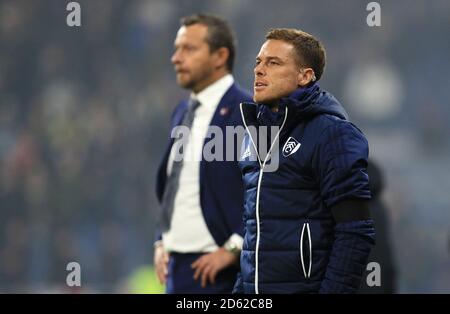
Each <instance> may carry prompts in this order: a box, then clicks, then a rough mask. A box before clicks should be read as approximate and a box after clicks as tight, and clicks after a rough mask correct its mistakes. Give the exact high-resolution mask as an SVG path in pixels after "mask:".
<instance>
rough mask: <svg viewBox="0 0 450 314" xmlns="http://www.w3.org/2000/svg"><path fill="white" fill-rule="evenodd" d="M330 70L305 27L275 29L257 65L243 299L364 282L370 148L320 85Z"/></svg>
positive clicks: (245, 168) (244, 108)
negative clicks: (326, 68) (266, 128)
mask: <svg viewBox="0 0 450 314" xmlns="http://www.w3.org/2000/svg"><path fill="white" fill-rule="evenodd" d="M324 66H325V50H324V48H323V46H322V44H321V43H320V42H319V41H318V40H316V39H315V38H314V37H313V36H311V35H310V34H307V33H305V32H303V31H300V30H295V29H273V30H271V31H270V32H269V33H268V34H267V36H266V42H265V43H264V44H263V45H262V47H261V50H260V52H259V54H258V56H257V58H256V65H255V69H254V74H255V82H254V97H253V99H254V102H255V103H243V104H241V114H242V117H243V121H244V124H245V127H246V128H247V130H248V132H247V136H246V137H245V138H244V141H243V148H242V152H243V154H242V156H241V160H240V162H239V165H240V168H241V171H242V174H243V179H244V191H245V192H244V193H245V194H244V198H245V202H244V204H245V208H244V228H245V236H244V244H243V249H242V253H241V258H240V265H241V273H240V274H239V276H238V280H237V282H236V285H235V289H234V292H235V293H354V292H356V290H357V289H358V287H359V285H360V281H361V278H362V274H363V272H364V270H365V267H366V264H367V258H368V256H369V253H370V249H371V245H373V244H374V236H375V231H374V227H373V222H372V220H371V219H370V214H369V209H368V202H369V199H370V190H369V178H368V175H367V169H366V168H367V158H368V143H367V140H366V139H365V137H364V135H363V133H362V132H361V131H360V130H359V129H358V128H357V127H356V126H355V125H353V124H352V123H351V122H349V121H348V119H347V114H346V112H345V111H344V109H343V108H342V106H341V105H340V104H339V102H338V101H337V100H336V99H335V98H334V97H333V96H332V95H331V94H329V93H328V92H326V91H323V90H322V89H321V88H320V87H319V86H318V85H317V83H316V82H317V80H319V79H320V78H321V76H322V73H323V70H324ZM263 126H265V127H268V128H270V127H271V128H272V129H270V130H272V131H270V132H269V131H264V132H263V128H262V127H263ZM251 129H253V130H256V131H254V132H251ZM261 137H263V139H262V140H261ZM264 137H266V138H265V139H264ZM266 142H268V143H269V145H267V148H268V151H266V150H265V149H261V143H266ZM269 166H270V167H269ZM274 166H275V167H274Z"/></svg>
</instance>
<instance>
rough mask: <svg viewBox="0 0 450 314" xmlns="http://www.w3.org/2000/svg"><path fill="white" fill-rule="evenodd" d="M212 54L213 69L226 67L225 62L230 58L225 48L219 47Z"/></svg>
mask: <svg viewBox="0 0 450 314" xmlns="http://www.w3.org/2000/svg"><path fill="white" fill-rule="evenodd" d="M213 54H214V67H215V68H216V69H219V68H221V67H222V66H226V64H227V60H228V58H229V57H230V51H229V50H228V48H226V47H221V48H219V49H217V50H216V51H214V52H213Z"/></svg>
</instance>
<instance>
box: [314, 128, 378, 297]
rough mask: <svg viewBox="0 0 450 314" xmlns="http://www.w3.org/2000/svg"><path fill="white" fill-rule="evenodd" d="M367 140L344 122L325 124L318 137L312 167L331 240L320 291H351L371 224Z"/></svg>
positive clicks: (364, 257) (371, 237)
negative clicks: (327, 212) (327, 213)
mask: <svg viewBox="0 0 450 314" xmlns="http://www.w3.org/2000/svg"><path fill="white" fill-rule="evenodd" d="M368 153H369V149H368V143H367V140H366V139H365V137H364V135H363V134H362V132H361V131H360V130H359V129H357V128H356V127H355V126H354V125H353V124H351V123H350V122H346V121H342V122H339V123H337V124H336V125H333V126H330V127H328V128H327V129H326V130H325V131H324V132H323V134H322V136H321V137H320V139H319V145H318V148H317V158H316V167H315V169H316V171H317V175H318V178H319V184H320V191H321V196H322V199H323V201H324V203H325V205H326V206H327V208H329V209H330V211H331V213H332V215H333V217H334V220H335V226H334V243H333V246H332V250H331V254H330V258H329V262H328V265H327V268H326V272H325V278H324V280H323V281H322V283H321V288H320V291H319V292H320V293H355V292H357V290H358V288H359V286H360V282H361V279H362V275H363V273H364V271H365V268H366V264H367V259H368V257H369V254H370V250H371V247H372V245H373V244H374V243H375V229H374V225H373V221H372V220H371V219H370V214H369V211H368V201H369V199H370V189H369V177H368V175H367V159H368Z"/></svg>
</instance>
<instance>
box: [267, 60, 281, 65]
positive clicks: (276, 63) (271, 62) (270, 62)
mask: <svg viewBox="0 0 450 314" xmlns="http://www.w3.org/2000/svg"><path fill="white" fill-rule="evenodd" d="M269 64H270V65H278V64H279V63H278V62H276V61H269Z"/></svg>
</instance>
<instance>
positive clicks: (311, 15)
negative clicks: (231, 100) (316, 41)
mask: <svg viewBox="0 0 450 314" xmlns="http://www.w3.org/2000/svg"><path fill="white" fill-rule="evenodd" d="M68 2H69V1H61V0H41V1H29V0H0V292H52V291H62V292H64V291H65V290H64V289H65V288H64V286H65V278H66V275H67V272H66V270H65V267H66V264H67V263H69V262H71V261H76V262H79V263H80V264H81V267H82V282H83V289H86V291H92V292H123V291H127V286H126V280H127V278H129V276H130V275H131V274H132V272H133V271H134V270H135V269H137V268H138V267H140V266H142V265H146V264H150V263H151V261H152V240H153V226H154V217H155V211H156V208H157V207H156V206H157V203H156V198H155V196H154V181H155V173H156V167H157V165H158V163H159V160H160V157H161V155H162V151H163V149H164V147H165V144H166V136H167V134H168V129H167V127H168V120H169V117H170V113H171V111H172V109H173V108H174V106H175V105H176V103H177V101H178V100H180V99H181V98H182V97H183V96H185V95H186V92H185V91H182V90H181V89H180V88H178V87H177V86H176V83H175V79H174V74H173V70H172V67H171V64H170V55H171V53H172V45H173V39H174V36H175V33H176V30H177V29H178V20H179V18H180V17H181V16H183V15H186V14H190V13H193V12H199V11H203V12H213V13H216V14H220V15H222V16H224V17H225V18H227V19H228V20H229V21H230V23H231V25H232V26H233V27H234V29H235V30H236V33H237V37H238V39H239V45H238V57H237V64H236V66H235V69H236V70H235V73H234V74H235V77H236V79H237V80H238V81H239V82H240V83H241V84H242V85H243V86H244V87H246V88H251V86H252V75H253V74H252V68H253V63H254V57H255V55H256V53H257V49H258V48H259V46H260V44H261V42H262V41H263V38H264V34H265V32H266V31H267V30H268V28H270V27H279V26H284V27H298V28H303V29H305V30H306V31H308V32H311V33H313V34H315V35H317V36H318V37H319V38H321V39H322V41H323V43H324V44H325V47H326V48H327V52H328V65H327V68H326V71H325V75H324V79H323V80H322V83H321V86H322V87H324V88H325V89H328V90H330V91H331V92H333V93H334V94H335V95H336V96H338V98H339V99H340V100H341V101H342V102H343V104H344V106H345V107H346V109H347V110H348V111H349V113H350V115H351V117H352V118H353V120H355V121H356V122H357V123H358V125H359V126H361V127H362V129H363V131H364V132H365V134H366V135H367V136H368V139H369V143H370V147H371V156H372V158H373V159H375V160H377V161H378V162H379V164H380V165H381V167H382V168H383V169H384V171H385V176H386V179H387V182H388V185H387V191H386V193H385V199H386V201H387V203H388V204H389V208H390V210H391V211H390V212H389V217H390V219H391V221H392V226H391V229H392V230H391V235H390V238H391V239H392V245H393V248H394V253H395V254H394V255H395V257H396V262H397V264H398V267H397V268H398V272H399V274H398V275H399V278H398V280H399V282H398V286H399V292H419V293H420V292H447V293H448V292H450V257H449V250H450V248H449V247H450V210H449V209H450V196H449V194H448V191H450V179H449V177H448V176H449V174H450V163H449V162H448V161H449V160H450V149H449V147H450V145H449V144H450V124H449V123H448V117H449V116H450V106H449V105H448V104H449V99H450V89H449V88H448V82H449V80H448V78H449V77H450V61H449V60H450V59H449V57H448V56H449V55H450V41H449V40H448V29H450V14H449V12H450V2H448V1H444V0H437V1H432V2H425V1H415V4H414V5H410V4H409V1H406V0H402V1H395V3H388V2H385V1H380V3H381V8H382V27H380V28H370V27H368V26H367V24H366V23H365V21H366V20H365V19H366V15H367V14H368V12H367V11H366V10H365V5H366V3H365V2H364V1H350V0H345V1H340V2H339V3H334V2H332V3H331V2H330V1H325V0H320V1H308V2H307V1H266V0H264V1H257V0H248V1H237V0H236V1H233V0H220V1H164V0H148V1H146V0H108V1H105V0H91V1H87V0H86V1H78V2H79V3H80V4H81V8H82V26H81V27H80V28H70V27H68V26H67V25H66V24H65V22H66V15H67V13H68V12H67V11H66V5H67V3H68ZM267 12H271V14H270V16H266V14H267ZM445 38H447V39H445ZM224 193H226V191H224Z"/></svg>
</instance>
